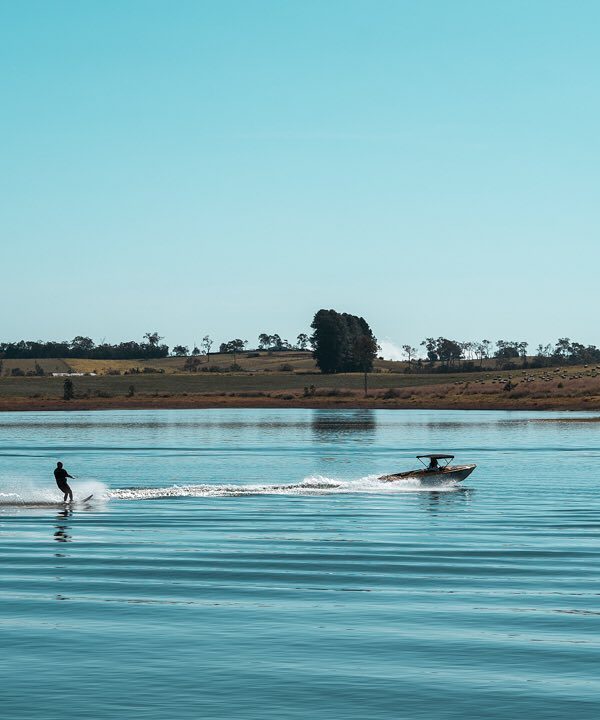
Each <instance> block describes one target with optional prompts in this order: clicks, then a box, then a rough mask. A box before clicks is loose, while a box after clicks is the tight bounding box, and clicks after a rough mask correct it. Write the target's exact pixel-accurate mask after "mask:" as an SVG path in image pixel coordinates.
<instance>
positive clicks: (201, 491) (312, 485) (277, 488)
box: [108, 475, 460, 500]
mask: <svg viewBox="0 0 600 720" xmlns="http://www.w3.org/2000/svg"><path fill="white" fill-rule="evenodd" d="M459 489H460V487H459V485H458V484H457V483H453V482H449V483H445V484H442V485H436V486H435V487H433V486H431V485H426V484H423V483H422V482H421V481H420V480H419V478H410V477H409V478H404V479H402V480H399V481H396V482H383V481H381V480H379V477H378V476H377V475H368V476H366V477H363V478H359V479H358V480H334V479H332V478H327V477H323V476H321V475H319V476H316V477H308V478H305V479H304V480H302V481H301V482H299V483H293V484H287V485H274V484H269V485H233V484H231V485H208V484H204V485H171V486H170V487H162V488H117V489H113V490H109V491H108V497H109V498H114V499H118V500H160V499H165V498H187V497H239V496H244V495H296V496H298V495H336V494H337V495H344V494H346V495H348V494H357V493H370V494H378V495H393V494H396V493H400V492H453V491H456V490H459Z"/></svg>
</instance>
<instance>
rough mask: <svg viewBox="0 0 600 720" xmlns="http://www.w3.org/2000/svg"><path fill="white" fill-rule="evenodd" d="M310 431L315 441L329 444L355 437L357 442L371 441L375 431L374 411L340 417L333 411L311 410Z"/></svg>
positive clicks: (375, 418) (366, 410)
mask: <svg viewBox="0 0 600 720" xmlns="http://www.w3.org/2000/svg"><path fill="white" fill-rule="evenodd" d="M311 429H312V432H313V435H314V437H315V439H317V440H321V441H323V440H325V441H327V442H331V441H334V440H336V439H337V438H342V437H347V436H349V435H356V439H357V440H363V439H365V438H368V439H373V438H374V436H375V432H376V430H377V415H376V411H374V410H369V409H364V410H354V411H352V412H350V413H347V414H344V417H340V415H339V413H337V412H336V411H335V410H333V411H332V410H313V415H312V419H311Z"/></svg>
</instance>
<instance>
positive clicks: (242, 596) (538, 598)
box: [0, 410, 600, 720]
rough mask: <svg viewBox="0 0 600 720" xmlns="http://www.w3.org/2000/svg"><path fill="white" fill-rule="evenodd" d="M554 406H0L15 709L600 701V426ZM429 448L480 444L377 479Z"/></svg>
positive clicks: (362, 711) (598, 710) (168, 713)
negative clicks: (450, 459)
mask: <svg viewBox="0 0 600 720" xmlns="http://www.w3.org/2000/svg"><path fill="white" fill-rule="evenodd" d="M560 417H561V415H559V414H544V415H541V414H537V415H536V414H535V413H506V412H498V413H492V412H486V413H483V412H481V413H479V412H469V413H467V412H451V411H445V412H434V411H310V410H307V411H304V410H260V411H258V410H208V411H207V410H201V411H191V410H190V411H114V412H97V413H93V412H88V413H75V412H74V413H19V414H17V413H14V414H13V413H4V414H2V415H0V557H1V563H0V638H1V643H2V656H3V662H2V678H1V683H0V707H1V708H2V714H3V716H4V717H6V718H14V719H18V720H22V719H25V718H36V719H39V718H44V720H54V718H57V719H58V718H61V719H62V718H64V717H65V716H69V717H71V718H76V717H89V718H97V719H99V720H101V719H102V720H103V719H104V718H128V719H130V718H133V719H137V718H140V719H141V718H143V719H148V720H164V719H168V718H173V719H182V720H187V719H188V718H243V719H247V720H254V719H256V720H271V719H273V720H274V719H275V718H277V719H285V718H290V719H292V720H293V719H296V718H298V719H300V718H302V719H305V718H314V719H317V720H319V719H321V718H344V719H345V720H348V719H355V718H356V719H358V718H361V719H363V718H369V719H375V720H376V719H379V718H382V719H383V718H385V719H386V720H387V719H390V720H391V719H395V718H411V719H412V718H417V719H418V718H427V719H432V720H433V719H435V720H439V719H440V718H502V719H504V718H507V719H508V718H515V717H521V716H525V717H527V718H528V720H537V719H538V718H539V719H542V718H543V719H544V720H546V719H548V718H564V717H571V718H574V719H575V718H577V719H587V718H590V719H591V718H597V717H600V681H599V680H598V667H599V664H598V661H599V660H600V642H599V637H600V635H599V632H598V631H599V630H600V624H599V623H600V595H599V593H600V545H599V532H600V490H599V479H600V471H599V463H600V437H599V431H600V425H596V424H594V423H587V424H586V423H566V422H560V421H557V422H540V418H557V419H558V418H560ZM564 417H567V416H566V415H565V416H564ZM568 417H571V418H572V417H576V416H574V414H570V415H569V416H568ZM428 450H431V451H445V450H446V451H451V452H454V453H455V454H456V455H457V461H459V462H476V463H477V464H478V466H479V467H478V469H477V470H476V471H475V473H474V474H473V475H472V476H471V477H470V478H469V479H468V480H467V481H466V482H465V483H464V487H458V488H452V487H449V488H445V489H444V490H442V491H435V490H434V491H432V490H430V489H424V488H422V487H420V486H419V485H418V483H415V482H407V483H405V484H403V485H399V486H389V485H386V486H382V485H381V483H378V482H377V481H376V480H375V477H376V476H377V475H379V474H383V473H387V472H390V471H398V470H404V469H409V468H411V467H413V466H414V463H415V461H414V460H413V456H414V455H416V454H417V453H418V452H426V451H428ZM58 459H62V460H63V461H64V463H65V466H66V467H67V469H68V470H69V471H70V472H71V473H72V474H73V475H75V476H76V477H77V478H78V480H77V481H75V482H74V483H73V487H74V490H75V493H76V495H79V496H80V497H83V495H84V494H89V492H92V491H93V492H94V493H95V496H96V498H98V502H96V503H94V504H92V505H90V507H87V508H84V507H75V508H74V509H73V510H72V511H65V510H63V509H61V508H60V507H58V506H54V505H51V504H48V503H52V502H55V501H56V500H58V499H59V497H60V495H59V494H58V492H57V490H56V488H55V487H54V486H53V479H52V469H53V467H54V465H55V462H56V460H58ZM103 498H104V499H103Z"/></svg>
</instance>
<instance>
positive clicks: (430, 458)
mask: <svg viewBox="0 0 600 720" xmlns="http://www.w3.org/2000/svg"><path fill="white" fill-rule="evenodd" d="M453 459H454V455H439V454H435V455H417V460H418V461H419V462H420V463H422V464H423V465H425V467H426V468H427V469H428V470H437V469H438V468H442V467H446V466H447V465H448V464H449V463H450V460H453ZM440 463H441V464H440Z"/></svg>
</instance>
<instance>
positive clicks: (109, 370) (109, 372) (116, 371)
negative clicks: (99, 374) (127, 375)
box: [106, 368, 121, 375]
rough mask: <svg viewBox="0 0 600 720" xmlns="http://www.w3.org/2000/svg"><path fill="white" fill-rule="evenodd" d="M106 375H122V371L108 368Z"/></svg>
mask: <svg viewBox="0 0 600 720" xmlns="http://www.w3.org/2000/svg"><path fill="white" fill-rule="evenodd" d="M106 374H107V375H120V374H121V371H120V370H117V369H116V368H108V370H107V371H106Z"/></svg>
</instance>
